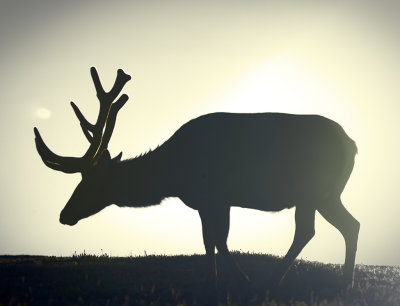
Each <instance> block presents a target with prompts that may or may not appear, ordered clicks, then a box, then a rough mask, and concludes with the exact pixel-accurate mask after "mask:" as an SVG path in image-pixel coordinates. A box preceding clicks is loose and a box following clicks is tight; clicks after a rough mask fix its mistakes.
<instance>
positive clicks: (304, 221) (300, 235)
mask: <svg viewBox="0 0 400 306" xmlns="http://www.w3.org/2000/svg"><path fill="white" fill-rule="evenodd" d="M295 220H296V231H295V234H294V239H293V243H292V245H291V246H290V249H289V251H288V252H287V254H286V255H285V257H284V258H283V260H282V262H281V263H280V264H279V267H278V269H277V271H276V274H275V276H276V277H278V280H279V283H282V281H283V279H284V278H285V276H286V273H287V272H288V271H289V268H290V266H291V265H292V263H293V261H294V260H295V259H296V257H297V256H298V255H299V254H300V252H301V251H302V250H303V248H304V247H305V246H306V244H307V243H308V242H309V241H310V240H311V238H312V237H314V234H315V226H314V221H315V209H314V208H312V207H307V206H297V207H296V213H295Z"/></svg>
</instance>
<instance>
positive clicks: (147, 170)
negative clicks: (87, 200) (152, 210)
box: [109, 147, 176, 207]
mask: <svg viewBox="0 0 400 306" xmlns="http://www.w3.org/2000/svg"><path fill="white" fill-rule="evenodd" d="M173 173H174V171H173V167H172V165H171V163H169V162H168V160H167V159H166V158H165V154H163V150H162V149H161V147H159V148H157V149H156V150H154V151H150V152H148V153H146V154H144V155H141V156H139V157H135V158H133V159H128V160H124V161H121V162H119V163H116V164H115V165H114V166H112V168H111V170H110V174H109V178H110V187H111V190H110V191H111V200H112V204H116V205H118V206H121V207H123V206H129V207H145V206H151V205H157V204H160V202H161V201H162V200H163V199H164V198H167V197H173V196H174V185H173V184H174V182H175V181H176V180H174V178H173V177H171V176H172V175H173Z"/></svg>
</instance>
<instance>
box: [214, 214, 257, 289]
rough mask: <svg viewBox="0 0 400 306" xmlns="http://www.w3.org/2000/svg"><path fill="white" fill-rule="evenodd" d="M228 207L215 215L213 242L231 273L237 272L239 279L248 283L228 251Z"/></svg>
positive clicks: (244, 274)
mask: <svg viewBox="0 0 400 306" xmlns="http://www.w3.org/2000/svg"><path fill="white" fill-rule="evenodd" d="M229 213H230V207H226V208H225V209H224V210H221V212H220V213H219V214H218V213H217V214H216V215H215V217H216V220H215V242H216V246H217V249H218V253H219V254H220V255H221V257H222V258H223V259H224V260H225V262H226V263H227V264H228V265H229V268H230V269H231V271H234V273H235V272H237V273H238V274H239V277H240V278H241V279H243V280H245V281H249V277H248V276H247V274H246V273H245V272H244V271H243V270H242V269H241V268H240V266H239V264H238V263H237V261H236V260H235V259H234V258H233V256H232V254H231V253H230V252H229V250H228V246H227V243H226V241H227V239H228V234H229V219H230V216H229Z"/></svg>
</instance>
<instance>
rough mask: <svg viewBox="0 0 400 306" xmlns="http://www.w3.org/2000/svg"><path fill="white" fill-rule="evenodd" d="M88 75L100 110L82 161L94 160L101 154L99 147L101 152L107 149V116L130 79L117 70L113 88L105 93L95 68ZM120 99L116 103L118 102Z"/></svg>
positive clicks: (120, 70)
mask: <svg viewBox="0 0 400 306" xmlns="http://www.w3.org/2000/svg"><path fill="white" fill-rule="evenodd" d="M90 73H91V75H92V79H93V83H94V86H95V88H96V92H97V97H98V99H99V102H100V110H99V115H98V117H97V120H96V124H95V125H94V126H93V129H92V130H91V132H92V134H93V137H92V138H91V140H90V143H91V144H90V147H89V149H88V150H87V151H86V153H85V155H84V156H83V159H85V160H92V159H94V158H95V157H96V155H97V154H98V152H101V151H100V150H99V149H100V147H101V148H102V150H103V149H105V148H106V147H107V143H108V141H107V142H106V143H105V145H104V144H103V129H104V127H105V125H106V123H107V120H108V118H109V114H110V111H111V109H112V105H114V104H113V101H114V100H115V98H116V97H117V96H118V95H119V93H120V92H121V90H122V88H123V87H124V86H125V84H126V83H127V82H128V81H129V80H130V79H131V76H130V75H128V74H126V73H125V72H124V71H123V70H122V69H118V72H117V77H116V79H115V82H114V85H113V87H112V88H111V90H110V91H109V92H105V91H104V89H103V86H102V85H101V82H100V78H99V75H98V73H97V70H96V68H95V67H92V68H91V69H90ZM122 97H123V96H121V98H122ZM121 98H120V99H121ZM120 99H119V100H118V101H120ZM124 99H125V98H123V99H122V100H124ZM126 101H127V99H126V100H125V101H124V102H123V103H122V105H123V104H125V102H126ZM119 103H121V102H119ZM121 107H122V106H121ZM74 110H75V109H74ZM79 113H80V112H79ZM77 116H78V114H77ZM115 116H116V114H115ZM82 117H83V116H82ZM78 118H79V117H78ZM81 122H82V121H81ZM114 124H115V121H114ZM112 129H113V128H112ZM112 129H111V130H110V135H109V136H110V137H111V133H112ZM85 135H86V134H85ZM108 140H109V139H108ZM102 144H103V145H102Z"/></svg>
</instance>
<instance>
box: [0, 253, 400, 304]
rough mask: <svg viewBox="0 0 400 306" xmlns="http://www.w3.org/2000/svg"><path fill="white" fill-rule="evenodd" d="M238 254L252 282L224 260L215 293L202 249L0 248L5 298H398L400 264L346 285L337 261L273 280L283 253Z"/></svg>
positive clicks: (308, 265) (368, 269) (360, 271)
mask: <svg viewBox="0 0 400 306" xmlns="http://www.w3.org/2000/svg"><path fill="white" fill-rule="evenodd" d="M235 258H236V259H237V261H238V262H239V263H240V265H241V266H242V268H243V269H244V270H245V271H246V272H247V273H248V275H249V276H250V278H251V280H252V281H251V283H250V284H243V283H241V282H238V280H237V279H236V278H234V277H233V276H231V275H230V273H229V272H230V271H229V270H227V269H226V268H225V267H224V265H223V262H219V283H218V291H217V292H216V293H215V292H214V291H213V290H210V289H207V287H206V286H205V282H204V279H205V266H206V259H205V256H201V255H192V256H146V257H109V256H107V255H101V256H93V255H86V254H81V255H75V256H72V257H43V256H0V305H18V304H20V305H24V304H25V305H210V304H212V303H214V304H220V305H400V267H385V266H381V267H380V266H363V265H359V266H357V267H356V271H355V286H354V289H352V290H349V289H343V288H342V287H341V285H340V277H339V275H340V267H339V266H337V265H325V264H320V263H315V262H306V261H296V262H295V264H294V265H293V266H292V269H291V270H290V272H289V273H288V274H287V276H286V279H285V282H284V283H283V284H282V285H281V286H273V285H272V283H270V282H269V281H268V275H269V271H271V270H272V269H273V268H274V267H275V266H276V265H277V263H278V260H279V259H278V258H276V257H272V256H269V255H261V254H243V253H241V254H239V253H237V254H235ZM217 260H218V259H217Z"/></svg>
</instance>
